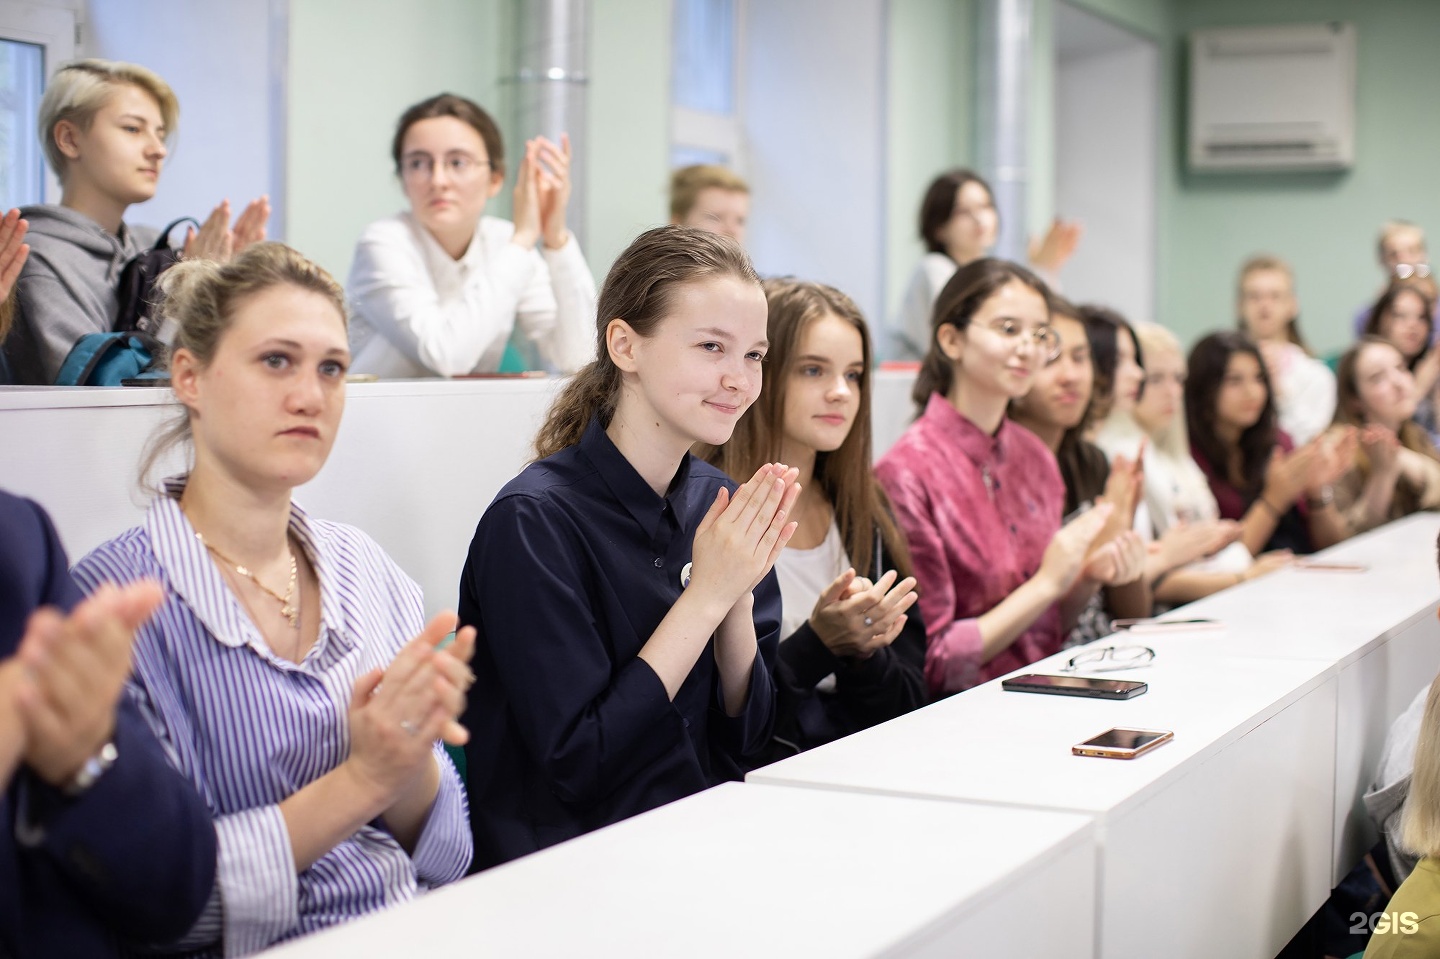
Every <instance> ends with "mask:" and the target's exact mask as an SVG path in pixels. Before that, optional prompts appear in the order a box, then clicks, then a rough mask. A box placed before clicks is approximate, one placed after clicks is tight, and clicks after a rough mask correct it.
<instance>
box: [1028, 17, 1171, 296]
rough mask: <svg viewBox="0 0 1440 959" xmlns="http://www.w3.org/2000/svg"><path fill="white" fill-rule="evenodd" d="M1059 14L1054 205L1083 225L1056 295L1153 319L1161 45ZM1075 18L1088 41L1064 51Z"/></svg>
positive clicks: (1096, 20)
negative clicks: (1060, 291)
mask: <svg viewBox="0 0 1440 959" xmlns="http://www.w3.org/2000/svg"><path fill="white" fill-rule="evenodd" d="M1057 12H1059V13H1060V16H1057V18H1056V29H1057V36H1056V40H1057V46H1058V49H1059V56H1058V58H1057V63H1056V72H1055V141H1054V142H1055V155H1054V164H1055V210H1056V213H1057V214H1058V215H1059V216H1061V217H1064V218H1065V219H1073V220H1079V221H1080V223H1081V224H1082V225H1083V227H1084V235H1083V237H1082V238H1081V241H1080V246H1079V249H1078V250H1077V251H1076V253H1075V256H1074V258H1073V259H1072V260H1071V261H1070V262H1069V264H1067V265H1066V267H1065V269H1064V271H1063V274H1062V279H1063V286H1064V292H1065V295H1066V296H1067V297H1069V298H1071V299H1072V300H1074V301H1076V302H1092V301H1093V302H1100V303H1104V304H1106V305H1108V306H1112V307H1114V308H1116V309H1118V310H1119V311H1120V312H1121V313H1123V314H1124V315H1125V316H1127V317H1129V318H1130V319H1132V320H1136V321H1139V320H1153V319H1155V318H1156V312H1155V311H1156V289H1155V267H1156V259H1157V257H1156V171H1157V163H1158V156H1157V151H1158V150H1159V136H1160V132H1159V127H1158V118H1159V103H1158V99H1157V98H1158V93H1157V90H1158V83H1159V51H1158V49H1157V48H1156V46H1155V44H1154V42H1153V41H1150V40H1146V39H1142V38H1140V37H1138V36H1135V35H1133V34H1128V33H1127V32H1126V31H1124V30H1121V29H1119V28H1118V27H1114V26H1111V25H1109V24H1108V23H1105V22H1104V21H1101V20H1100V19H1099V18H1097V17H1094V16H1092V15H1090V14H1088V13H1083V12H1080V11H1076V10H1074V9H1073V8H1067V6H1066V5H1064V4H1057ZM1086 21H1089V22H1088V23H1086ZM1077 24H1082V25H1083V26H1082V29H1084V28H1085V27H1088V29H1089V30H1090V31H1092V33H1091V34H1090V36H1091V38H1092V40H1093V42H1092V43H1090V44H1089V45H1087V44H1085V43H1083V42H1076V41H1075V38H1074V36H1073V35H1072V36H1071V37H1070V38H1069V39H1070V41H1071V43H1070V47H1071V51H1070V52H1067V50H1066V46H1067V39H1066V37H1065V36H1063V35H1062V34H1063V31H1065V30H1066V28H1067V27H1070V26H1076V25H1077Z"/></svg>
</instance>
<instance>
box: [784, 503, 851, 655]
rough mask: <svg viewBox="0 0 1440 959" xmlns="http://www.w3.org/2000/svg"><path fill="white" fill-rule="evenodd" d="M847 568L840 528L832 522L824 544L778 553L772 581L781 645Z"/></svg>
mask: <svg viewBox="0 0 1440 959" xmlns="http://www.w3.org/2000/svg"><path fill="white" fill-rule="evenodd" d="M849 568H850V557H849V555H848V554H846V552H845V544H844V543H843V542H842V541H841V539H840V527H839V526H837V525H835V523H834V522H833V521H832V522H831V523H830V530H829V532H827V533H826V534H825V541H824V542H823V543H821V544H820V545H819V546H816V547H815V548H814V549H796V548H795V547H793V546H787V547H785V548H784V549H783V550H781V551H780V557H779V558H778V559H777V560H776V561H775V578H776V579H778V580H779V581H780V603H781V609H780V639H781V641H782V642H783V641H784V640H786V639H788V638H789V637H791V636H793V635H794V634H795V630H797V629H799V628H800V627H801V626H803V625H805V621H806V620H807V619H809V618H810V612H811V611H812V610H813V609H814V608H815V601H816V600H817V599H819V598H820V594H821V593H823V592H824V591H825V587H827V586H829V585H830V584H831V583H833V582H835V577H837V576H839V575H840V574H841V573H843V572H845V570H847V569H849Z"/></svg>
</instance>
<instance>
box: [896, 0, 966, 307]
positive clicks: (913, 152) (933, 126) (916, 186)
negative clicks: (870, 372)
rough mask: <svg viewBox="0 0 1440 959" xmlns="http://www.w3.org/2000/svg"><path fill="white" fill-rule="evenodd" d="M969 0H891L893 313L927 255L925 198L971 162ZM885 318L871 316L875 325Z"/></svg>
mask: <svg viewBox="0 0 1440 959" xmlns="http://www.w3.org/2000/svg"><path fill="white" fill-rule="evenodd" d="M974 17H975V13H974V8H973V3H972V0H892V2H891V4H890V23H889V35H888V37H887V48H886V59H887V61H888V69H887V73H888V76H887V80H888V86H887V89H886V110H887V112H888V116H887V120H886V122H887V128H888V138H887V142H886V145H885V209H886V217H885V308H886V310H887V311H888V312H889V313H892V314H893V313H894V311H895V310H897V309H898V308H899V305H900V297H901V296H902V295H903V294H904V292H905V284H906V282H907V281H908V280H909V277H910V273H911V271H912V270H914V269H915V264H916V263H917V262H918V261H919V259H920V258H921V257H922V256H924V254H925V247H924V244H922V243H921V242H920V240H919V237H918V236H917V235H916V229H917V222H916V221H917V218H918V217H919V212H920V200H921V199H922V198H923V197H924V195H925V188H926V187H927V186H929V184H930V181H931V180H932V179H933V178H934V177H935V175H936V174H937V173H939V172H940V171H942V170H945V169H948V168H950V167H953V166H964V165H966V164H968V163H970V162H971V142H972V138H971V133H972V131H971V123H972V117H973V115H974V111H973V109H972V107H971V104H972V103H973V100H974V88H975V83H974V78H975V59H974V50H975V39H974V37H975V28H974ZM880 319H881V318H880V317H872V318H871V322H872V324H873V323H878V322H879V320H880Z"/></svg>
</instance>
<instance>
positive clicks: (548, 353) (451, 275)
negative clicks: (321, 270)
mask: <svg viewBox="0 0 1440 959" xmlns="http://www.w3.org/2000/svg"><path fill="white" fill-rule="evenodd" d="M390 149H391V156H392V158H393V159H394V161H395V173H396V175H397V176H398V177H399V178H400V185H401V186H402V188H403V189H404V191H405V197H406V199H407V200H409V201H410V209H409V210H408V211H406V212H404V213H400V214H397V215H395V216H392V217H387V218H386V219H384V220H379V221H377V222H375V223H372V224H370V226H368V227H366V229H365V232H364V233H362V234H361V236H360V242H359V243H358V244H357V245H356V247H355V259H354V262H353V263H352V264H351V267H350V278H349V281H348V282H347V283H346V292H347V294H348V295H349V298H350V302H351V304H352V307H353V309H354V317H353V319H352V321H351V327H350V342H351V347H352V349H353V350H354V353H355V367H354V369H355V372H357V373H373V374H377V375H379V376H382V377H417V376H462V375H465V374H467V373H493V372H495V371H496V370H498V369H500V366H501V362H502V360H505V359H506V348H507V345H508V344H510V342H511V334H512V333H513V332H514V331H515V330H516V328H517V327H518V329H519V332H520V333H521V334H523V337H524V340H525V342H526V343H528V346H525V347H524V348H523V349H521V350H519V351H518V352H520V353H521V354H522V356H521V357H520V358H519V359H518V360H517V359H512V360H511V365H514V364H516V363H517V362H518V363H522V364H524V363H531V362H543V363H547V364H549V365H550V366H552V367H554V368H556V369H558V370H560V371H562V372H572V371H574V370H576V369H578V368H579V367H580V366H582V365H583V364H584V363H585V362H586V361H587V360H588V359H589V358H590V355H591V351H592V349H593V345H594V344H593V343H592V340H591V337H592V330H591V329H590V322H591V320H592V319H593V317H594V310H595V281H594V279H593V278H592V277H591V275H590V269H589V267H588V266H586V264H585V257H584V256H583V255H582V254H581V252H580V245H579V244H578V243H577V242H576V240H575V237H574V235H573V234H571V232H570V230H569V229H568V228H567V227H566V225H565V215H566V208H567V206H568V205H569V202H570V141H569V139H568V138H566V137H562V138H561V142H560V143H559V144H558V145H557V144H555V143H552V142H550V141H549V140H547V139H545V138H544V137H536V138H535V139H533V140H530V141H527V142H526V144H525V152H524V156H523V157H522V158H521V160H520V169H519V172H518V174H517V175H516V180H515V192H514V197H513V205H512V211H513V215H514V220H513V222H512V221H510V220H502V219H499V218H497V217H493V216H486V215H485V204H486V202H487V201H489V200H491V199H493V198H494V197H495V196H496V195H497V194H499V192H500V190H501V188H502V187H504V185H505V152H504V149H505V148H504V143H503V141H502V140H501V137H500V128H499V127H498V126H497V125H496V124H495V121H494V120H493V119H492V118H491V117H490V115H489V114H488V113H486V112H485V111H484V110H482V109H481V108H480V107H479V106H477V105H476V104H474V103H472V102H471V101H469V100H467V99H465V98H464V97H459V96H455V95H454V94H450V93H442V94H440V95H439V96H435V97H431V98H430V99H428V100H425V101H422V102H420V103H417V104H415V105H414V106H412V107H411V108H410V109H408V110H406V111H405V113H404V114H402V115H401V117H400V122H399V123H398V124H397V126H396V129H395V137H394V139H393V141H392V142H391V148H390ZM537 244H538V248H537ZM530 352H533V353H534V354H536V355H535V356H534V357H533V358H531V357H526V356H524V355H523V354H525V353H530Z"/></svg>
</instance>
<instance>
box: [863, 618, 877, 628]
mask: <svg viewBox="0 0 1440 959" xmlns="http://www.w3.org/2000/svg"><path fill="white" fill-rule="evenodd" d="M865 625H866V626H874V625H875V620H873V619H871V618H870V617H869V616H866V617H865Z"/></svg>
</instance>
